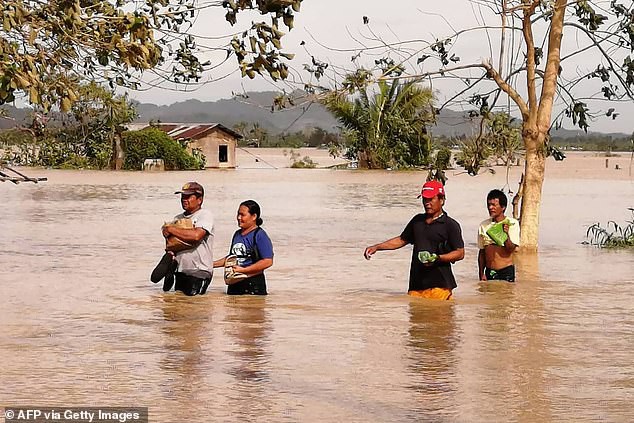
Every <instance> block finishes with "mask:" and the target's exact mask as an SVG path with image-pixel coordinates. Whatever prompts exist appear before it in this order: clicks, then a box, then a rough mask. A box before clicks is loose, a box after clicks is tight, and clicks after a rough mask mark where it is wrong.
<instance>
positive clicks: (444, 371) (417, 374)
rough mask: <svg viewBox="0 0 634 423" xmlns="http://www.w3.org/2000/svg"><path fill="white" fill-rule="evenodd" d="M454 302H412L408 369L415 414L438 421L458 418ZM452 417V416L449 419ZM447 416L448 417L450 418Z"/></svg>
mask: <svg viewBox="0 0 634 423" xmlns="http://www.w3.org/2000/svg"><path fill="white" fill-rule="evenodd" d="M454 307H455V304H454V302H453V301H447V302H442V303H439V302H434V301H431V300H419V301H415V300H412V302H411V303H410V305H409V324H410V327H409V340H408V342H407V346H408V347H409V354H408V355H409V360H410V363H409V369H410V372H411V374H412V375H413V377H414V381H415V383H414V384H412V386H411V387H410V389H412V390H413V391H414V392H413V395H412V397H411V400H412V417H413V419H414V420H419V421H435V420H438V419H439V418H440V417H443V416H444V417H447V418H449V417H452V418H455V416H456V413H455V409H454V403H455V397H456V395H457V390H458V386H457V377H456V376H457V375H456V372H457V368H456V363H457V359H458V357H457V356H456V347H457V345H458V344H459V341H460V340H459V336H458V334H457V333H456V322H455V312H454ZM449 420H451V419H449ZM449 420H448V421H449Z"/></svg>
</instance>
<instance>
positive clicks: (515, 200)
mask: <svg viewBox="0 0 634 423" xmlns="http://www.w3.org/2000/svg"><path fill="white" fill-rule="evenodd" d="M523 194H524V174H523V173H522V176H521V177H520V183H519V186H518V188H517V192H516V193H515V196H514V197H513V201H512V204H513V218H514V219H519V216H520V201H521V200H522V195H523Z"/></svg>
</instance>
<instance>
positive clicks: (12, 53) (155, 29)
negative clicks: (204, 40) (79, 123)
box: [0, 0, 302, 111]
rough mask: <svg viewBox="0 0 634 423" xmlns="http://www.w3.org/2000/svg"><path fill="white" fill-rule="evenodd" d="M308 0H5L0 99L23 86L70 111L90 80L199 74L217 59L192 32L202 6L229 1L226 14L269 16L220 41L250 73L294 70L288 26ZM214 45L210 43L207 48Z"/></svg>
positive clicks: (184, 79) (120, 81) (232, 18)
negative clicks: (285, 44)
mask: <svg viewBox="0 0 634 423" xmlns="http://www.w3.org/2000/svg"><path fill="white" fill-rule="evenodd" d="M301 2H302V0H227V1H222V2H220V1H211V2H203V1H197V0H142V1H129V0H112V1H102V0H46V1H45V0H3V1H2V9H3V10H2V30H1V31H0V104H4V103H9V102H12V101H13V100H14V99H15V98H16V96H19V95H20V94H24V95H25V96H26V98H27V100H28V101H29V102H30V103H32V104H35V105H40V106H42V107H43V108H44V109H46V110H48V109H49V108H50V107H51V106H54V105H58V106H59V107H60V108H61V110H62V111H69V110H70V109H71V106H72V103H74V102H75V101H76V100H77V99H78V98H79V93H78V87H79V86H80V85H81V83H82V82H85V81H86V80H89V81H93V80H94V81H97V82H99V83H101V82H105V83H108V84H110V85H111V87H114V86H115V85H119V86H125V87H129V88H137V87H138V84H139V81H140V80H139V79H138V78H139V74H140V73H141V72H143V71H148V70H153V71H154V72H155V73H156V75H158V76H159V77H160V78H161V79H163V80H169V81H173V82H177V83H192V82H196V81H199V80H200V78H201V76H202V74H203V72H205V71H206V70H210V69H213V68H214V66H216V65H218V63H212V62H204V61H202V60H201V59H200V57H199V56H200V49H199V45H198V42H197V41H198V40H197V37H196V36H195V34H191V33H188V31H190V30H191V27H192V23H193V22H194V21H195V20H196V18H197V17H198V15H199V13H200V11H201V10H203V9H206V8H212V7H217V8H223V9H224V10H223V13H225V18H226V20H227V21H228V22H229V23H230V24H231V25H235V24H236V23H237V19H238V15H239V14H243V13H245V12H246V11H249V10H252V11H254V12H256V13H258V14H260V15H263V16H267V17H268V18H270V21H269V22H253V23H252V25H251V26H250V27H248V28H247V29H245V30H240V32H238V33H236V34H235V35H234V36H233V37H231V36H229V37H228V39H227V41H226V42H225V41H219V42H218V43H219V45H218V46H214V48H215V49H219V50H221V51H225V52H226V58H225V60H228V59H229V58H231V57H235V59H236V60H237V66H238V67H239V68H240V69H241V71H242V73H243V75H245V76H248V77H255V76H256V74H266V75H269V76H270V77H272V78H273V79H284V78H285V77H286V76H287V75H288V69H287V65H286V64H285V63H284V61H285V60H286V59H290V58H292V55H290V54H287V53H283V52H282V51H281V48H282V45H281V42H280V39H281V38H282V36H283V35H284V33H283V32H282V26H284V27H286V28H287V29H291V28H292V27H293V19H294V12H296V11H299V7H300V4H301ZM209 49H211V47H209V46H208V47H207V50H209Z"/></svg>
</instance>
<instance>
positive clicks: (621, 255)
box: [0, 169, 634, 422]
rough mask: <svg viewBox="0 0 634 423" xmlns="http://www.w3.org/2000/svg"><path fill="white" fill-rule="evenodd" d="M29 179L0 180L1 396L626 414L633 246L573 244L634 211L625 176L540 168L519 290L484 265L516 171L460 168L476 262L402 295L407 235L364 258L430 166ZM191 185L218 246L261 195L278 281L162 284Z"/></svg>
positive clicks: (413, 204) (631, 378) (278, 413)
mask: <svg viewBox="0 0 634 423" xmlns="http://www.w3.org/2000/svg"><path fill="white" fill-rule="evenodd" d="M31 173H36V174H37V175H34V176H47V177H48V178H49V181H48V182H45V183H40V184H37V185H35V184H20V185H19V186H15V185H13V184H9V183H4V184H0V201H2V204H3V205H2V209H3V223H2V225H1V226H0V227H1V228H2V237H0V266H1V267H2V269H3V271H2V272H1V273H0V298H1V300H0V322H1V324H2V330H1V331H0V352H1V356H2V359H1V360H0V378H1V380H2V383H0V406H2V405H9V404H11V405H20V404H23V405H41V406H42V405H48V406H59V407H63V406H81V405H84V406H91V405H92V406H116V405H120V406H143V407H149V411H150V419H151V421H155V422H182V421H196V422H207V421H236V422H237V421H263V422H280V421H289V422H295V421H302V422H304V421H309V422H312V421H315V422H317V421H358V422H366V421H386V422H387V421H389V422H393V421H399V422H410V421H411V422H414V421H434V422H491V421H500V422H509V421H518V422H546V421H558V422H559V421H571V422H572V421H574V422H578V421H610V422H629V421H632V420H634V411H633V409H632V406H631V402H632V399H633V398H634V353H633V346H634V287H633V283H634V252H632V251H608V250H600V249H597V248H593V247H588V246H585V245H582V244H581V242H582V241H583V240H584V239H585V238H584V235H585V231H586V229H587V227H588V225H590V224H592V223H593V222H597V221H598V222H601V223H606V222H607V220H609V219H614V220H616V221H617V222H620V223H622V222H624V221H625V220H626V219H628V218H629V217H630V214H629V212H628V211H627V207H633V206H634V203H633V199H634V183H633V182H632V180H631V179H629V178H621V179H611V178H610V177H609V175H608V176H605V175H603V176H602V177H597V178H576V177H575V176H574V175H572V177H570V178H563V177H557V178H551V179H547V181H546V184H545V187H544V203H543V208H542V215H541V221H542V225H541V238H540V239H541V244H540V252H539V254H538V255H537V256H527V257H524V256H523V257H520V258H518V282H517V283H516V284H514V285H511V284H506V283H480V282H479V281H478V280H477V269H476V262H477V261H476V257H477V249H476V239H475V234H476V229H477V225H478V223H479V222H480V221H481V220H482V219H484V218H485V217H486V209H485V196H486V193H487V192H488V190H489V189H491V188H494V187H501V186H503V185H504V184H505V182H506V181H505V178H504V175H503V172H498V173H497V174H496V175H483V176H481V177H478V178H471V177H468V176H466V175H452V174H451V173H450V175H449V176H450V180H449V183H448V185H447V191H448V201H447V204H446V210H447V212H448V213H449V214H450V215H451V216H453V217H455V218H456V219H457V220H458V221H459V222H460V223H461V224H462V228H463V231H464V238H465V242H466V258H465V260H463V261H462V262H459V263H457V264H456V265H455V266H454V272H455V273H456V276H457V280H458V285H459V286H458V289H457V290H456V291H455V300H453V301H450V302H443V303H439V302H433V301H427V300H421V299H412V298H409V297H407V296H406V295H405V291H406V288H407V272H408V265H409V256H410V250H409V248H403V249H401V250H399V251H393V252H379V253H377V254H376V255H375V256H374V257H373V259H372V260H371V261H369V262H368V261H366V260H364V259H363V256H362V253H363V249H364V247H365V246H366V245H369V244H371V243H375V242H378V241H382V240H385V239H387V238H389V237H392V236H395V235H398V234H399V233H400V231H401V230H402V229H403V227H404V225H405V224H406V223H407V221H408V219H409V218H410V217H411V216H413V215H414V214H415V213H417V212H418V211H419V210H420V203H419V200H417V199H416V194H417V190H418V189H419V186H420V183H421V182H422V181H423V179H424V176H425V174H424V173H417V172H398V173H396V172H387V171H380V172H351V171H332V170H291V169H277V170H274V169H237V170H227V171H204V172H168V173H156V174H147V173H129V172H120V173H119V172H117V173H111V172H90V171H52V170H33V171H31ZM515 176H517V175H514V177H513V178H511V180H512V181H515V180H516V179H514V178H515ZM187 180H198V181H199V182H201V183H202V184H203V185H204V186H205V188H206V190H207V196H206V199H205V204H204V205H205V206H206V207H207V208H209V209H211V210H212V212H213V213H214V215H215V219H216V238H215V245H214V254H215V255H216V256H220V255H222V254H224V253H225V252H226V251H227V249H228V246H229V241H230V236H231V234H232V232H233V231H234V230H235V228H236V223H235V218H234V216H235V211H236V209H237V206H238V204H239V202H240V201H242V200H244V199H248V198H253V199H255V200H257V201H258V202H259V203H260V204H261V206H262V211H263V215H262V217H263V218H264V222H265V223H264V228H265V229H266V230H267V231H268V233H269V234H270V236H271V238H272V240H273V243H274V248H275V264H274V266H273V267H272V268H271V269H270V270H269V271H268V272H267V277H268V284H269V290H270V293H271V295H269V296H268V297H266V298H253V297H228V296H226V295H225V293H224V286H223V285H224V284H223V282H222V278H221V276H222V275H221V272H217V273H216V274H215V276H214V281H213V284H212V287H211V291H210V292H209V293H208V295H206V296H203V297H197V298H188V297H185V296H182V295H180V294H174V293H168V294H164V293H163V292H162V291H161V289H160V287H159V286H158V285H154V284H152V283H151V282H150V281H149V273H150V271H151V269H152V268H153V266H154V265H155V264H156V262H157V260H158V259H159V257H160V255H161V244H162V238H161V234H160V230H159V227H160V225H161V224H162V222H163V221H165V220H167V219H169V218H170V217H171V216H173V215H174V214H176V213H177V212H178V211H179V203H178V198H177V196H175V195H173V191H175V190H176V189H177V188H178V187H179V186H180V185H182V183H183V182H185V181H187ZM513 185H515V183H514V184H513ZM511 188H515V186H512V187H511Z"/></svg>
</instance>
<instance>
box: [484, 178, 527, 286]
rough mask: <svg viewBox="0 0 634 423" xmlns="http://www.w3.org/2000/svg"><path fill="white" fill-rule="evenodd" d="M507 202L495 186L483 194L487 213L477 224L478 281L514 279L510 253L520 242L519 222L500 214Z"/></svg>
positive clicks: (502, 213) (504, 209)
mask: <svg viewBox="0 0 634 423" xmlns="http://www.w3.org/2000/svg"><path fill="white" fill-rule="evenodd" d="M507 204H508V200H507V198H506V195H505V194H504V193H503V192H502V191H500V190H499V189H494V190H492V191H491V192H489V194H488V195H487V209H488V210H489V216H490V217H489V219H486V220H484V221H483V222H482V223H480V227H479V228H478V248H479V249H480V251H479V252H478V275H479V277H480V280H481V281H487V280H505V281H508V282H515V266H514V265H513V253H514V252H515V250H516V249H517V247H518V246H519V245H520V224H519V222H518V221H517V220H516V219H514V218H512V217H506V216H505V215H504V212H505V211H506V206H507Z"/></svg>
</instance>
